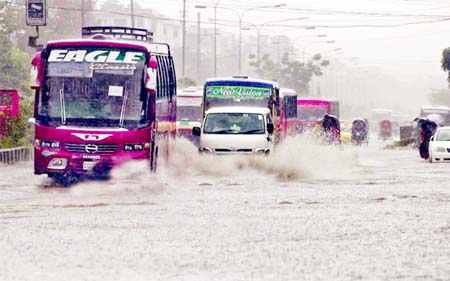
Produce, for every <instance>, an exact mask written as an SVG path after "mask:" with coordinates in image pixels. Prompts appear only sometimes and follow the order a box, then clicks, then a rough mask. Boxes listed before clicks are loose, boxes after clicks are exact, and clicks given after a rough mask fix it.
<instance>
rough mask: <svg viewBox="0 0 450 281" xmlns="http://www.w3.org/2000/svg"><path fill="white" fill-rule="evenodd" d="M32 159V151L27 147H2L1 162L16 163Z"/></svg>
mask: <svg viewBox="0 0 450 281" xmlns="http://www.w3.org/2000/svg"><path fill="white" fill-rule="evenodd" d="M30 159H31V152H30V150H29V149H28V148H27V147H16V148H7V149H0V163H5V164H15V163H17V162H23V161H29V160H30Z"/></svg>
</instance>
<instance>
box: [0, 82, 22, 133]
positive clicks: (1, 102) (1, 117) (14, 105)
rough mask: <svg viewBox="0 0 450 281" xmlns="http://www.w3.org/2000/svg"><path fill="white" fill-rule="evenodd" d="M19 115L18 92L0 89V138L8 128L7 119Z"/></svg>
mask: <svg viewBox="0 0 450 281" xmlns="http://www.w3.org/2000/svg"><path fill="white" fill-rule="evenodd" d="M17 116H19V93H18V92H17V91H16V90H0V139H1V138H2V136H3V135H4V133H5V132H6V130H8V129H9V128H8V127H9V125H8V120H10V119H11V118H14V117H17Z"/></svg>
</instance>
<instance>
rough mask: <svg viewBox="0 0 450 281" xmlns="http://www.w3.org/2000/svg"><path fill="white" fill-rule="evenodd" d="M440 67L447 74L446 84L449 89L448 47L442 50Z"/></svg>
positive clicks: (449, 58)
mask: <svg viewBox="0 0 450 281" xmlns="http://www.w3.org/2000/svg"><path fill="white" fill-rule="evenodd" d="M441 67H442V69H443V70H444V71H446V72H447V73H448V76H447V82H448V85H449V88H450V47H449V48H446V49H444V50H442V57H441Z"/></svg>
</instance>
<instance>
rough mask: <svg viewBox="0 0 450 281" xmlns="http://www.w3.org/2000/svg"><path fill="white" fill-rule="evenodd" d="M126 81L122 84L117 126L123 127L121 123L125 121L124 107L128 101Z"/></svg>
mask: <svg viewBox="0 0 450 281" xmlns="http://www.w3.org/2000/svg"><path fill="white" fill-rule="evenodd" d="M127 83H128V82H126V83H125V85H124V91H125V94H124V95H123V101H122V109H121V110H120V119H119V127H123V123H124V121H125V109H126V106H127V101H128V91H127Z"/></svg>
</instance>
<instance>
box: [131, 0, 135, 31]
mask: <svg viewBox="0 0 450 281" xmlns="http://www.w3.org/2000/svg"><path fill="white" fill-rule="evenodd" d="M130 9H131V27H133V28H134V1H133V0H130Z"/></svg>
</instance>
